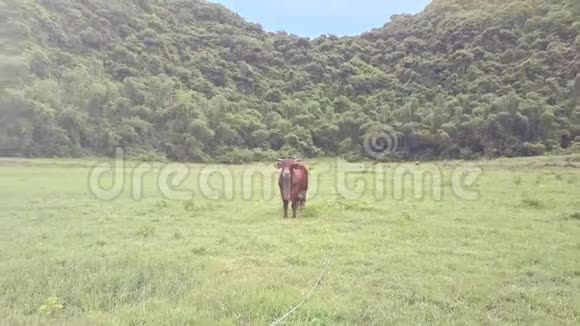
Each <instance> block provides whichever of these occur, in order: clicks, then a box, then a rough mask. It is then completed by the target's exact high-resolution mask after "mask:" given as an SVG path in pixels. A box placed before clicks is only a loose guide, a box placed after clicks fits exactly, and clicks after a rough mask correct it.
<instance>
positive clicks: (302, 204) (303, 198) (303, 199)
mask: <svg viewBox="0 0 580 326" xmlns="http://www.w3.org/2000/svg"><path fill="white" fill-rule="evenodd" d="M305 206H306V192H302V194H301V195H300V208H304V207H305Z"/></svg>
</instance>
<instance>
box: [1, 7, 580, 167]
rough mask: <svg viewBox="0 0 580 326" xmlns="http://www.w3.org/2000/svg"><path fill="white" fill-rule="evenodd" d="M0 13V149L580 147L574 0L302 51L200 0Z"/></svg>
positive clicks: (212, 153) (185, 151)
mask: <svg viewBox="0 0 580 326" xmlns="http://www.w3.org/2000/svg"><path fill="white" fill-rule="evenodd" d="M0 8H1V9H0V12H1V16H0V24H1V26H0V27H1V29H0V30H2V33H1V34H0V42H1V44H2V46H1V47H0V51H1V52H0V59H1V60H0V62H1V64H0V84H1V85H2V89H1V90H0V156H27V157H38V156H43V157H46V156H48V157H51V156H59V157H68V156H75V157H76V156H85V155H97V156H110V155H112V154H113V153H114V152H115V149H116V148H117V147H123V148H125V149H126V151H127V152H128V154H129V155H131V156H132V157H134V158H140V159H165V158H166V159H170V160H180V161H221V162H243V161H251V160H262V159H272V158H275V157H279V156H287V155H302V156H305V157H316V156H337V155H339V156H346V157H349V158H363V157H365V156H366V155H367V154H368V153H366V151H365V150H364V148H363V147H364V146H363V143H364V139H365V137H364V136H365V135H367V134H369V133H370V132H372V131H375V130H378V129H381V130H383V129H384V130H386V132H388V133H389V134H390V135H392V136H393V137H396V139H397V142H396V143H397V145H398V146H396V152H395V153H392V154H390V155H388V156H387V157H386V158H385V159H421V158H430V157H445V158H465V159H468V158H475V157H478V156H491V157H493V156H529V155H538V154H542V153H545V152H549V151H561V150H562V148H564V149H565V148H569V147H570V146H571V144H572V140H573V139H574V137H576V136H580V101H576V97H577V96H578V95H580V36H579V34H580V2H579V1H577V0H547V1H543V0H520V1H513V0H503V1H499V0H488V1H483V2H476V1H471V0H434V1H433V2H432V4H431V5H429V6H428V7H427V8H426V9H425V11H424V12H422V13H420V14H417V15H414V16H410V15H401V16H394V17H391V18H390V22H389V23H387V24H386V25H385V26H383V27H381V28H377V29H375V30H372V31H369V32H368V33H364V34H362V35H360V36H358V37H343V38H338V37H335V36H332V35H324V36H321V37H319V38H316V39H312V40H310V39H305V38H300V37H298V36H295V35H290V34H286V33H269V32H265V31H264V30H263V29H262V28H261V26H260V25H257V24H252V23H248V22H246V21H244V20H243V19H242V18H241V17H240V16H238V15H236V14H235V13H232V12H231V11H229V10H227V9H226V8H225V7H222V6H219V5H215V4H211V3H207V2H206V1H201V0H123V1H121V0H117V1H105V0H0ZM387 20H389V17H385V21H387ZM378 145H381V144H380V143H379V144H378Z"/></svg>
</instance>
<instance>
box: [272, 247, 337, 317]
mask: <svg viewBox="0 0 580 326" xmlns="http://www.w3.org/2000/svg"><path fill="white" fill-rule="evenodd" d="M335 250H336V245H335V246H334V248H332V253H331V254H330V256H329V257H328V260H326V265H325V266H324V268H323V269H322V272H321V273H320V276H319V277H318V280H316V283H314V286H313V287H312V289H310V291H309V292H308V293H307V294H306V296H305V297H304V299H302V301H300V303H299V304H297V305H296V306H295V307H294V308H292V309H290V311H288V312H287V313H286V314H285V315H284V316H282V317H280V318H279V319H278V320H276V321H275V322H273V323H272V324H270V325H272V326H273V325H278V324H279V323H280V322H282V321H283V320H284V319H286V317H288V316H290V314H292V313H293V312H294V311H296V309H298V308H300V306H302V305H303V304H304V303H305V302H306V300H308V298H310V296H311V295H312V293H314V290H315V289H316V287H318V285H319V284H320V281H321V280H322V277H323V276H324V274H325V273H326V270H328V265H329V264H330V261H331V260H332V257H333V256H334V251H335Z"/></svg>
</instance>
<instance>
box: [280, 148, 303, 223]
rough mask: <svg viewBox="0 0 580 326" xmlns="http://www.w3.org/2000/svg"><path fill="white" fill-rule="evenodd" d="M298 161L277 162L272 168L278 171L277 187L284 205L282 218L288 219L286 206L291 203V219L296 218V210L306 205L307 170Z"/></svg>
mask: <svg viewBox="0 0 580 326" xmlns="http://www.w3.org/2000/svg"><path fill="white" fill-rule="evenodd" d="M301 161H302V160H300V159H286V160H278V162H277V163H276V164H274V167H276V168H277V169H279V170H280V177H279V179H278V186H279V187H280V195H281V196H282V202H283V203H284V218H288V204H289V203H290V202H291V203H292V217H293V218H296V211H297V210H298V208H303V207H304V206H305V204H306V192H307V191H308V169H306V167H305V166H304V165H303V164H301V163H300V162H301Z"/></svg>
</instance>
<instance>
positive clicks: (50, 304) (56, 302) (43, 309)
mask: <svg viewBox="0 0 580 326" xmlns="http://www.w3.org/2000/svg"><path fill="white" fill-rule="evenodd" d="M63 309H64V305H63V304H62V301H61V300H60V298H58V297H50V298H48V299H46V300H45V301H44V303H43V304H42V305H41V306H40V308H38V312H39V313H40V314H42V315H47V316H52V315H55V314H56V313H58V312H60V311H61V310H63Z"/></svg>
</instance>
